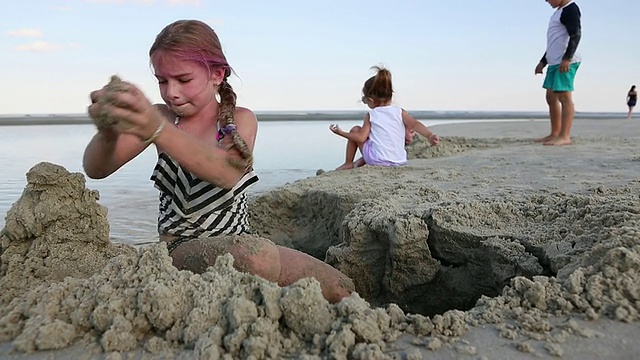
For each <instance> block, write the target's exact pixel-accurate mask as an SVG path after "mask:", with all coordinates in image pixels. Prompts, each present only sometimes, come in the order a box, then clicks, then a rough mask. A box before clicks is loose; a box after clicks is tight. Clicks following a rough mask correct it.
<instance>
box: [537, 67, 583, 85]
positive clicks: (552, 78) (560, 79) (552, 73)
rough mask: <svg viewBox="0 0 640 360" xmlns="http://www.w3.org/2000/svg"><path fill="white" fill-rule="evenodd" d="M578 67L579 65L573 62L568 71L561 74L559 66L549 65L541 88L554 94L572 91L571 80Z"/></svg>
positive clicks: (574, 76)
mask: <svg viewBox="0 0 640 360" xmlns="http://www.w3.org/2000/svg"><path fill="white" fill-rule="evenodd" d="M579 67H580V63H579V62H575V63H572V64H571V65H569V71H567V72H566V73H561V72H560V65H550V66H549V67H548V68H547V76H545V78H544V84H542V87H543V88H545V89H549V90H553V91H555V92H564V91H573V80H574V79H575V78H576V72H577V71H578V68H579Z"/></svg>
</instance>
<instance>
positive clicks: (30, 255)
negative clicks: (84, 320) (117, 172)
mask: <svg viewBox="0 0 640 360" xmlns="http://www.w3.org/2000/svg"><path fill="white" fill-rule="evenodd" d="M98 197H99V195H98V193H97V192H96V191H91V190H87V189H86V188H85V178H84V176H83V175H82V174H71V173H69V172H68V171H67V170H66V169H64V168H63V167H60V166H57V165H53V164H49V163H40V164H38V165H36V166H34V167H33V168H32V169H31V170H30V171H29V172H28V173H27V186H26V188H25V190H24V192H23V193H22V196H21V197H20V198H19V199H18V201H16V202H15V203H14V205H13V207H12V208H11V209H10V210H9V211H8V213H7V216H6V220H5V227H4V229H3V230H2V233H1V234H0V254H1V256H0V287H1V288H2V289H3V291H2V292H1V293H0V305H7V304H8V303H9V302H10V301H11V300H12V299H13V298H15V297H17V296H19V295H22V294H23V293H24V292H25V291H26V290H29V289H31V288H34V287H36V286H38V285H40V284H43V283H50V282H55V281H62V280H64V278H65V277H67V276H71V277H75V278H84V277H88V276H91V275H92V274H93V273H95V272H96V271H97V270H99V269H101V268H102V267H103V266H104V265H105V264H106V262H107V260H108V259H109V258H111V257H113V256H114V255H116V254H119V253H122V252H126V251H127V250H129V252H130V249H127V248H126V247H124V246H122V245H114V244H112V243H110V242H109V223H108V221H107V218H106V216H107V209H106V208H104V207H103V206H101V205H99V204H98V203H97V200H98Z"/></svg>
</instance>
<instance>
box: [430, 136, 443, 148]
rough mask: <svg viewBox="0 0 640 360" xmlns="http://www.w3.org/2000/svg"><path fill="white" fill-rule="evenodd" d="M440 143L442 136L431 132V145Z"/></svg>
mask: <svg viewBox="0 0 640 360" xmlns="http://www.w3.org/2000/svg"><path fill="white" fill-rule="evenodd" d="M439 143H440V137H439V136H438V135H436V134H431V136H429V144H431V146H435V145H438V144H439Z"/></svg>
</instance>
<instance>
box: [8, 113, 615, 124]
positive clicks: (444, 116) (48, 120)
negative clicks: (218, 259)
mask: <svg viewBox="0 0 640 360" xmlns="http://www.w3.org/2000/svg"><path fill="white" fill-rule="evenodd" d="M410 113H411V115H412V116H413V117H415V118H416V119H418V120H478V121H482V120H540V119H548V118H549V116H548V114H547V113H545V112H528V111H504V112H500V111H411V112H410ZM365 114H366V111H355V110H354V111H309V112H305V111H300V112H294V111H291V112H286V111H285V112H259V111H256V116H257V118H258V121H264V122H271V121H274V122H275V121H331V120H335V121H337V120H361V119H362V118H363V117H364V115H365ZM625 118H626V114H625V113H603V112H577V113H576V115H575V119H576V120H610V119H625ZM92 123H93V122H92V121H91V119H90V118H89V117H88V116H87V115H84V114H7V115H2V114H0V126H23V125H84V124H92Z"/></svg>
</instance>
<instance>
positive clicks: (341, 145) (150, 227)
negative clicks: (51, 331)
mask: <svg viewBox="0 0 640 360" xmlns="http://www.w3.org/2000/svg"><path fill="white" fill-rule="evenodd" d="M450 122H452V120H428V121H423V123H424V124H425V125H427V126H432V125H435V124H438V123H450ZM332 123H337V124H339V125H340V126H341V127H342V128H343V129H349V128H351V126H353V125H359V124H360V123H361V121H359V120H340V119H334V120H331V121H328V120H318V121H304V120H302V121H295V120H294V121H265V122H261V123H260V125H259V130H258V137H257V139H256V146H255V150H254V156H255V169H256V172H257V173H258V176H259V178H260V181H259V182H258V183H257V184H256V185H254V186H253V187H252V188H251V189H250V193H251V194H252V195H256V194H260V193H262V192H264V191H267V190H270V189H273V188H275V187H277V186H280V185H283V184H285V183H287V182H293V181H296V180H299V179H303V178H306V177H309V176H315V173H316V171H317V170H318V169H325V170H328V169H333V168H335V167H337V166H339V165H340V164H342V162H343V161H344V152H345V145H346V140H345V139H343V138H341V137H338V136H336V135H335V134H333V133H332V132H331V131H330V130H329V125H330V124H332ZM94 133H95V128H94V126H93V125H89V124H76V125H26V126H0V154H1V155H0V179H2V183H3V185H2V186H1V187H0V227H2V226H4V223H5V215H6V213H7V211H8V210H9V209H10V208H11V206H12V205H13V203H14V202H15V201H16V200H18V198H19V197H20V195H21V194H22V191H23V190H24V187H25V185H26V177H25V174H26V173H27V172H28V171H29V169H30V168H31V167H33V166H34V165H36V164H37V163H39V162H42V161H47V162H51V163H54V164H58V165H62V166H64V167H65V168H66V169H67V170H69V171H71V172H80V173H84V172H83V169H82V154H83V151H84V148H85V146H86V145H87V143H88V142H89V140H90V139H91V137H92V136H93V135H94ZM155 162H156V152H155V148H154V147H149V148H148V149H147V150H145V151H144V152H143V153H142V154H140V155H139V156H138V157H136V158H135V159H133V160H132V161H131V162H129V163H128V164H126V165H125V166H124V167H122V168H121V169H120V170H118V171H117V172H116V173H114V174H112V175H111V176H110V177H108V178H106V179H102V180H93V179H89V178H87V187H88V188H90V189H94V190H98V191H99V193H100V203H101V204H102V205H104V206H106V207H107V208H108V209H109V215H108V217H109V223H110V227H111V238H112V240H113V241H117V242H124V243H130V244H141V243H146V242H150V241H155V240H156V238H157V231H156V216H157V206H158V191H157V190H156V189H155V188H154V187H153V183H152V182H151V181H150V180H149V177H150V175H151V172H152V170H153V167H154V165H155Z"/></svg>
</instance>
